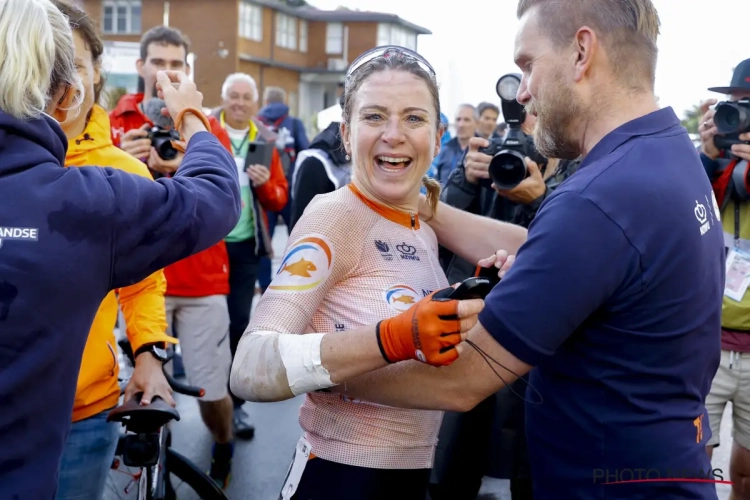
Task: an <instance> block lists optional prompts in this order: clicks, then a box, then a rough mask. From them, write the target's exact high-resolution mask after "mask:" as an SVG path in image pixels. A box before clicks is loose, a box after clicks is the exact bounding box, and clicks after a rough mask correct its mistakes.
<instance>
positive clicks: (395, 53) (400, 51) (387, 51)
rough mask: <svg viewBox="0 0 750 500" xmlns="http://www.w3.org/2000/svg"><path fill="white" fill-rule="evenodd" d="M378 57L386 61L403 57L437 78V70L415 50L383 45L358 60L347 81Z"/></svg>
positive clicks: (350, 68)
mask: <svg viewBox="0 0 750 500" xmlns="http://www.w3.org/2000/svg"><path fill="white" fill-rule="evenodd" d="M378 57H383V58H385V59H388V58H391V57H401V58H404V59H410V60H413V61H414V62H416V63H417V64H418V65H419V67H420V68H422V69H423V70H424V71H426V72H427V73H429V74H430V76H432V77H433V78H435V77H436V75H435V69H434V68H433V67H432V66H431V65H430V63H428V62H427V60H426V59H425V58H424V57H422V56H420V55H419V54H417V53H416V52H414V51H413V50H411V49H407V48H406V47H401V46H398V45H382V46H380V47H375V48H374V49H371V50H369V51H367V52H365V53H364V54H362V55H361V56H359V57H358V58H356V59H355V60H354V62H352V64H351V65H350V66H349V69H348V70H347V72H346V78H347V80H348V79H349V78H350V77H351V76H352V75H354V73H356V72H357V70H358V69H359V68H361V67H362V66H364V65H365V64H367V63H369V62H370V61H372V60H374V59H377V58H378Z"/></svg>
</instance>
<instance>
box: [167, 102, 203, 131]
mask: <svg viewBox="0 0 750 500" xmlns="http://www.w3.org/2000/svg"><path fill="white" fill-rule="evenodd" d="M186 113H190V114H192V115H194V116H196V117H197V118H198V119H199V120H200V121H201V122H202V123H203V126H204V127H206V130H207V131H209V132H210V131H211V123H210V122H209V121H208V118H206V115H204V114H203V112H202V111H201V110H200V109H196V108H185V109H183V110H182V111H180V113H179V114H178V115H177V118H175V121H174V128H175V130H178V131H179V130H180V128H181V127H182V120H183V119H184V118H185V114H186Z"/></svg>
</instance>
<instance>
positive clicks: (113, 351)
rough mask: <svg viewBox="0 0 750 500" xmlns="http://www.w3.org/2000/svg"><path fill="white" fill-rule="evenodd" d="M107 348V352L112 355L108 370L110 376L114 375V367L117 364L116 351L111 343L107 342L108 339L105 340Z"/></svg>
mask: <svg viewBox="0 0 750 500" xmlns="http://www.w3.org/2000/svg"><path fill="white" fill-rule="evenodd" d="M107 348H108V349H109V353H110V354H111V355H112V369H111V370H110V376H114V374H115V367H116V366H117V353H116V352H115V348H114V347H112V344H110V343H109V340H108V341H107Z"/></svg>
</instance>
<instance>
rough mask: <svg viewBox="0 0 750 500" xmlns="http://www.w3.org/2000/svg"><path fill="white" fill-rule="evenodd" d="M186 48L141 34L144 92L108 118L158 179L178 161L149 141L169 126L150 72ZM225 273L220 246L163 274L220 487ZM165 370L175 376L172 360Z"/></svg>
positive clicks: (225, 472) (171, 63)
mask: <svg viewBox="0 0 750 500" xmlns="http://www.w3.org/2000/svg"><path fill="white" fill-rule="evenodd" d="M188 48H189V41H188V39H187V37H185V36H184V35H183V34H182V33H181V32H180V31H179V30H176V29H174V28H171V27H168V26H156V27H154V28H152V29H150V30H148V31H147V32H146V33H144V34H143V36H142V37H141V45H140V58H139V59H138V61H136V69H137V70H138V74H139V75H140V77H141V78H142V79H143V92H142V93H138V94H129V95H125V96H123V97H122V98H121V99H120V101H119V102H118V104H117V107H115V109H114V110H113V111H112V112H111V113H110V121H111V128H112V140H113V142H114V143H115V144H116V145H119V147H120V148H121V149H122V150H123V151H125V152H126V153H129V154H130V155H132V156H134V157H136V158H140V159H141V160H143V161H144V162H145V163H146V165H147V166H148V168H149V169H150V170H151V172H152V173H153V175H154V177H156V178H161V177H166V178H170V177H172V176H173V175H174V172H175V170H176V169H177V168H179V166H180V164H181V163H182V161H183V154H182V153H180V152H179V151H178V152H177V154H176V156H175V158H173V159H164V158H162V157H161V156H160V155H159V154H158V152H157V151H156V149H155V148H154V146H153V144H152V141H151V139H149V138H148V137H147V135H148V131H149V130H151V129H152V128H153V127H155V126H158V127H160V128H164V127H172V126H173V125H172V124H171V123H164V122H165V121H167V122H168V121H169V120H163V119H162V117H160V116H159V115H158V113H155V111H154V110H155V108H158V106H156V107H155V106H153V102H152V101H153V100H155V99H158V96H156V95H155V93H154V84H155V81H156V75H157V73H158V71H161V70H163V69H165V68H168V69H171V70H177V71H189V66H188V64H187V54H188ZM208 123H209V125H210V131H211V133H212V134H213V135H214V136H215V137H216V138H217V139H218V140H219V142H220V143H221V144H222V145H223V146H224V147H225V148H226V149H227V150H231V145H230V141H229V136H228V135H227V133H226V131H225V130H224V129H223V128H222V127H221V125H220V124H219V122H218V121H217V120H216V118H214V117H212V116H208ZM157 124H158V125H157ZM240 180H241V178H240ZM229 274H230V270H229V257H228V255H227V248H226V246H225V244H224V241H219V242H217V243H216V244H214V245H213V246H211V247H209V248H207V249H205V250H204V251H202V252H199V253H196V254H195V255H192V256H190V257H188V258H186V259H183V260H180V261H179V262H175V263H173V264H172V265H170V266H168V267H166V268H165V269H164V275H165V276H166V278H167V291H166V294H165V299H166V302H165V303H166V313H167V323H168V325H169V326H168V333H169V335H171V336H175V337H178V338H179V339H180V355H181V359H182V361H183V366H184V369H185V374H186V375H187V378H188V380H189V381H190V383H191V384H192V385H195V386H198V387H201V388H202V389H204V395H203V396H201V397H200V398H199V399H198V408H199V409H200V414H201V419H202V420H203V423H204V424H205V425H206V427H207V428H208V429H209V431H210V432H211V435H212V437H213V439H214V445H213V447H212V450H211V457H212V458H211V470H210V471H209V473H210V475H211V477H213V478H214V480H216V482H217V483H218V484H220V485H222V486H224V487H225V486H226V485H227V484H228V481H229V477H230V473H231V464H232V457H233V455H234V426H233V420H232V418H233V414H232V403H231V398H230V395H229V391H228V389H227V387H226V384H227V380H228V377H229V370H230V367H231V363H232V360H231V352H230V346H229V345H227V344H228V343H229V342H228V341H227V339H228V334H227V332H228V331H229V311H228V308H227V299H226V297H227V295H228V294H229V291H230V286H229ZM167 368H168V369H169V370H172V371H174V361H171V362H170V363H168V365H167ZM238 437H239V436H238Z"/></svg>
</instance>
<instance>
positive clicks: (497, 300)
mask: <svg viewBox="0 0 750 500" xmlns="http://www.w3.org/2000/svg"><path fill="white" fill-rule="evenodd" d="M518 16H519V19H520V21H521V22H520V31H519V33H518V35H517V38H516V51H515V58H516V63H517V64H518V66H519V67H520V68H521V70H522V71H523V78H522V82H521V84H520V87H519V90H518V95H517V97H518V100H519V101H520V102H522V103H523V104H525V105H526V106H527V110H528V112H530V113H532V114H534V115H536V116H537V118H538V120H537V125H536V130H535V142H536V145H537V148H538V149H539V151H540V153H542V154H543V155H545V156H546V157H548V158H562V159H573V158H576V157H578V156H579V155H581V156H583V157H584V160H583V163H582V164H581V166H580V168H579V170H578V171H577V172H576V173H575V174H574V175H573V176H571V177H570V178H569V179H567V180H566V181H565V182H564V183H562V184H561V185H560V186H559V187H558V188H557V190H556V191H555V192H554V193H553V194H552V195H551V196H550V197H549V198H547V200H546V201H545V203H544V204H543V205H542V207H541V209H540V210H539V212H538V214H537V216H536V218H535V220H534V222H533V223H532V224H531V226H530V228H529V233H528V239H527V241H526V242H525V243H524V245H523V246H522V247H521V248H520V250H519V251H518V252H517V256H516V260H515V262H514V264H513V266H512V267H511V268H510V270H509V271H508V272H507V274H506V276H505V277H504V279H503V281H501V282H500V284H498V285H497V286H496V287H495V289H494V290H493V291H492V292H491V293H490V295H489V296H488V297H487V299H486V307H485V309H484V310H483V311H482V313H481V314H480V316H479V324H478V325H477V326H476V327H475V328H474V329H473V330H472V331H471V332H470V334H469V339H470V340H473V342H474V343H475V344H476V345H477V346H478V347H479V348H480V349H482V350H483V351H484V352H485V353H486V355H488V356H487V357H491V358H492V359H494V360H495V361H496V363H492V362H491V361H487V357H485V356H484V355H482V356H480V354H478V352H476V351H475V350H473V349H471V348H470V346H468V345H466V346H461V348H462V350H461V355H460V357H459V359H458V360H457V361H456V362H455V363H453V364H452V365H450V366H448V367H444V368H441V369H435V368H433V367H427V366H422V365H420V364H419V363H413V364H412V365H410V366H408V367H406V366H405V367H394V368H393V369H392V370H389V371H385V372H384V373H382V374H379V375H377V376H376V375H373V376H369V377H366V378H363V379H361V380H359V381H357V380H351V381H349V380H348V381H347V383H346V388H345V391H346V392H347V394H350V395H353V396H354V397H362V398H366V399H368V400H369V401H373V402H377V403H382V404H389V405H393V406H405V407H411V408H425V409H428V408H445V409H453V410H455V409H469V408H471V407H473V405H475V404H477V403H478V402H480V401H482V400H483V399H484V398H486V397H487V396H488V395H490V394H492V393H494V392H496V391H497V390H498V389H500V388H501V387H502V386H503V385H504V383H507V384H510V383H511V382H512V381H513V380H515V379H516V377H517V376H520V375H523V374H525V373H527V372H528V371H530V370H531V369H532V367H536V368H535V369H534V370H533V372H531V375H530V386H531V387H533V389H535V391H534V390H529V391H527V401H528V403H527V434H528V441H529V452H530V459H531V464H532V475H533V478H534V498H535V499H537V500H540V499H541V500H546V499H550V500H551V499H554V500H593V499H605V498H606V499H636V498H637V499H640V500H643V499H659V500H664V499H710V498H716V490H715V485H714V484H712V483H710V482H695V481H692V482H691V481H675V480H679V479H681V478H686V479H694V478H699V479H714V478H713V476H712V473H711V470H712V469H711V464H710V461H709V458H708V456H707V454H706V450H705V446H706V443H707V442H708V440H709V438H710V437H711V431H710V428H709V423H708V417H707V415H706V411H705V407H704V400H705V398H706V395H707V393H708V391H709V388H710V386H711V380H712V378H713V376H714V374H715V373H716V370H717V367H718V364H719V357H720V329H721V303H722V295H723V290H724V266H725V254H724V243H723V235H722V229H721V223H720V221H719V218H720V215H719V210H718V206H717V203H716V200H715V198H714V195H713V192H712V190H711V185H710V183H709V181H708V179H707V176H706V174H705V172H704V171H703V167H702V166H701V163H700V160H699V158H698V154H697V152H696V150H695V148H694V147H693V145H692V142H691V141H690V139H689V137H688V135H687V132H686V131H685V129H683V128H682V127H681V126H680V121H679V119H678V118H677V116H676V115H675V113H674V112H673V111H672V109H671V108H666V109H659V106H658V105H657V103H656V98H655V96H654V93H653V89H654V75H655V68H656V57H657V46H656V39H657V36H658V33H659V18H658V14H657V12H656V10H655V8H654V6H653V5H652V3H651V0H577V1H576V2H570V0H521V1H520V3H519V7H518ZM472 150H473V151H470V152H469V153H468V154H469V155H471V154H473V152H475V151H476V147H473V148H472ZM422 208H423V206H421V207H420V215H423V214H422V213H421V212H422ZM429 215H430V214H428V216H427V217H425V218H424V220H428V221H429V224H430V225H431V226H432V228H433V229H435V231H436V233H437V236H438V240H439V241H440V242H441V244H443V245H445V246H447V247H448V248H449V249H451V250H452V251H455V252H456V253H459V254H462V257H464V258H467V259H469V260H471V259H472V258H474V259H476V256H472V255H471V248H469V247H471V246H474V247H477V246H484V245H483V244H482V245H479V244H478V243H475V244H474V245H471V242H472V241H476V238H480V239H481V238H489V237H490V236H487V235H491V234H493V231H492V230H490V229H489V228H488V225H489V224H490V222H488V221H487V220H481V219H480V218H475V219H472V218H474V217H475V216H472V215H470V214H466V213H461V212H459V211H457V210H455V209H452V208H451V207H448V206H445V205H441V206H440V208H439V210H438V211H437V212H436V213H435V214H434V216H432V218H430V217H429ZM493 223H496V224H497V225H498V226H500V225H501V224H502V223H499V222H494V221H493ZM471 227H473V228H474V231H475V232H476V233H477V234H475V235H474V236H473V239H472V237H471V235H469V234H468V233H467V231H469V229H467V228H471ZM494 234H496V235H497V238H496V239H497V241H496V242H493V243H494V244H497V245H498V246H497V247H496V248H503V245H502V244H501V243H503V242H502V240H503V238H505V241H506V242H507V241H510V239H509V238H508V237H507V235H508V230H507V227H498V228H496V230H495V231H494ZM503 234H505V237H504V236H503ZM467 241H468V242H469V244H466V242H467ZM462 242H463V243H462ZM482 243H485V242H482ZM505 248H509V247H507V246H506V247H505ZM483 358H484V359H483ZM485 361H487V362H486V363H485ZM490 364H491V365H492V367H493V368H494V369H495V370H497V373H498V374H499V375H501V376H502V378H503V379H504V382H503V381H501V380H500V378H499V377H498V376H497V375H496V374H495V373H494V372H493V371H492V370H491V369H490V367H489V366H490ZM501 366H502V367H505V369H504V368H502V367H501ZM536 391H538V394H537V392H536ZM539 395H541V397H542V399H543V401H542V402H540V401H539ZM639 479H640V480H647V481H641V482H634V480H639ZM717 479H718V478H717ZM725 479H728V478H725Z"/></svg>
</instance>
